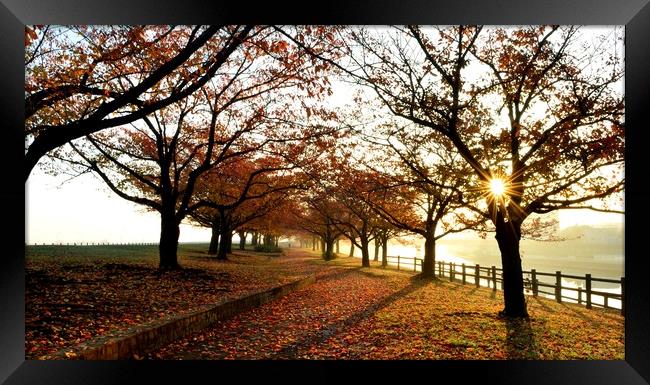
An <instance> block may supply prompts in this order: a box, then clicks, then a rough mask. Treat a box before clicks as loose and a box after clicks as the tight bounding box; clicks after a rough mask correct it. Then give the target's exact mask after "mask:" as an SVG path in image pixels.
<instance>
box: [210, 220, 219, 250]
mask: <svg viewBox="0 0 650 385" xmlns="http://www.w3.org/2000/svg"><path fill="white" fill-rule="evenodd" d="M217 251H219V222H217V221H214V223H212V237H211V238H210V246H209V247H208V254H210V255H214V254H217Z"/></svg>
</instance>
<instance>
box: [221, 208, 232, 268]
mask: <svg viewBox="0 0 650 385" xmlns="http://www.w3.org/2000/svg"><path fill="white" fill-rule="evenodd" d="M220 214H221V215H220V216H219V217H220V219H219V230H220V232H219V238H220V240H221V242H219V251H218V252H217V259H218V260H221V261H225V260H227V259H228V253H229V252H230V250H229V248H230V246H229V243H231V242H232V233H231V232H230V223H228V219H227V218H226V215H224V213H223V212H222V213H220Z"/></svg>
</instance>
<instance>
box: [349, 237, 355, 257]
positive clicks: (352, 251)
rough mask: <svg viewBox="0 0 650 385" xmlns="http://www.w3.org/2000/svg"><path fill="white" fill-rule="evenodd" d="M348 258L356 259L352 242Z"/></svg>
mask: <svg viewBox="0 0 650 385" xmlns="http://www.w3.org/2000/svg"><path fill="white" fill-rule="evenodd" d="M348 257H349V258H352V257H354V243H353V242H352V241H350V255H348Z"/></svg>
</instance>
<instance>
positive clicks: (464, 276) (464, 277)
mask: <svg viewBox="0 0 650 385" xmlns="http://www.w3.org/2000/svg"><path fill="white" fill-rule="evenodd" d="M464 284H465V264H464V263H463V285H464Z"/></svg>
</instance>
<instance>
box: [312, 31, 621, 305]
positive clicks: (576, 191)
mask: <svg viewBox="0 0 650 385" xmlns="http://www.w3.org/2000/svg"><path fill="white" fill-rule="evenodd" d="M347 36H348V38H349V42H350V44H349V47H348V50H347V53H348V56H347V60H346V61H341V62H339V63H338V65H339V68H340V69H342V70H344V71H346V73H347V75H348V76H349V77H350V78H351V79H353V80H354V81H356V82H357V83H359V84H362V85H363V86H366V87H367V89H370V90H372V92H373V93H374V95H375V96H376V97H377V98H378V99H379V100H380V101H381V102H382V103H383V105H384V107H385V108H386V111H388V112H389V113H391V114H393V115H395V116H397V117H400V118H402V119H405V120H407V121H410V122H412V123H414V124H417V125H418V126H421V127H425V128H427V129H429V130H431V131H434V132H437V133H439V134H440V135H441V136H442V137H444V139H445V140H448V141H449V142H451V143H452V144H453V146H454V148H455V150H456V151H457V152H458V153H459V154H460V156H461V157H462V158H463V159H464V161H465V162H467V164H468V165H469V166H470V167H471V169H472V170H473V173H474V175H475V177H476V178H477V180H478V181H480V185H479V186H477V188H482V189H483V190H484V191H485V192H486V198H487V199H486V201H487V202H486V205H487V207H486V210H487V212H488V218H489V220H490V221H491V222H492V224H493V225H494V227H495V228H496V240H497V242H498V244H499V249H500V251H501V262H502V267H503V279H504V302H505V308H504V310H503V312H502V314H504V315H508V316H515V317H521V316H527V310H526V302H525V299H524V294H523V277H522V269H521V257H520V253H519V240H520V237H521V227H522V224H523V223H524V221H525V220H526V219H527V218H529V217H530V216H531V215H532V214H534V213H536V214H544V213H547V212H550V211H553V210H559V209H595V210H610V209H609V208H608V206H607V205H606V204H605V203H604V202H605V201H603V198H606V197H608V196H610V195H613V194H617V193H620V192H621V191H622V190H623V187H624V177H623V173H622V167H623V160H624V120H623V113H624V104H623V96H622V90H621V84H622V83H621V80H622V77H623V67H622V56H621V55H620V53H619V52H618V50H617V49H616V47H617V46H620V39H621V32H620V31H619V30H613V31H611V33H610V34H601V33H598V32H597V31H590V30H586V29H580V28H578V27H559V26H531V27H519V28H509V29H505V28H494V27H490V28H488V27H467V26H457V27H444V28H431V29H429V28H426V29H425V28H421V27H418V26H406V27H395V28H392V29H390V30H373V29H368V28H366V29H357V28H351V29H350V30H349V31H348V35H347ZM319 57H320V58H321V59H324V60H328V59H327V57H325V56H324V55H320V56H319Z"/></svg>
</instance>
